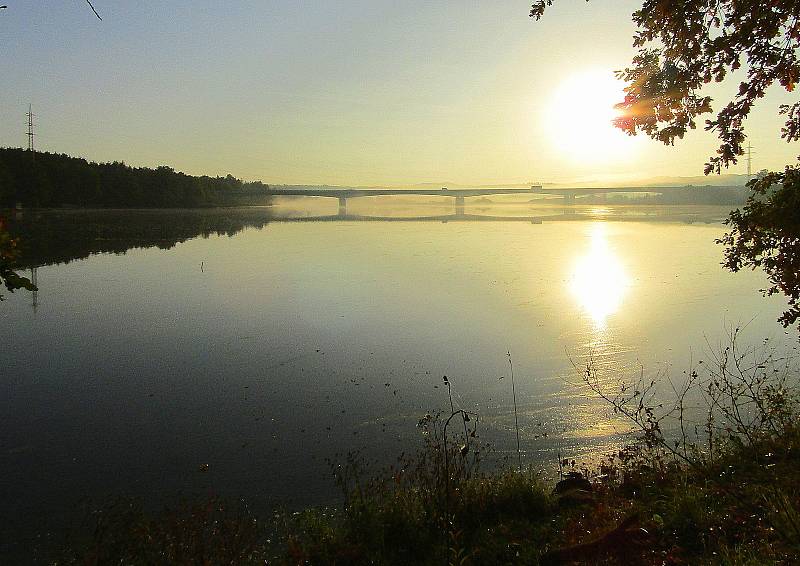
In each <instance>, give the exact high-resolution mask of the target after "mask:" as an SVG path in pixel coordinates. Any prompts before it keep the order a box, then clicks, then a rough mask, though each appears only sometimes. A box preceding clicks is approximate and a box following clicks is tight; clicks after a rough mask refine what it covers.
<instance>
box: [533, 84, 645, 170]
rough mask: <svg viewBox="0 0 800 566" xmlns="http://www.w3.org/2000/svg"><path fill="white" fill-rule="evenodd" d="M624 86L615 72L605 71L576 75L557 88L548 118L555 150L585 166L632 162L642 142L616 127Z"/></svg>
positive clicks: (549, 108)
mask: <svg viewBox="0 0 800 566" xmlns="http://www.w3.org/2000/svg"><path fill="white" fill-rule="evenodd" d="M624 87H625V83H624V82H622V81H620V80H617V79H616V78H615V77H614V74H613V72H612V71H610V70H603V69H590V70H585V71H582V72H580V73H577V74H574V75H572V76H570V77H569V78H568V79H566V80H565V81H564V82H562V83H561V84H560V85H559V86H558V87H556V89H555V91H554V92H553V97H552V100H551V102H550V104H549V105H548V106H547V116H546V120H547V124H548V130H549V133H550V137H551V140H552V143H553V144H554V145H555V147H557V148H558V149H559V150H560V151H561V152H562V153H563V154H564V155H565V156H566V157H568V158H571V159H572V160H574V161H577V162H582V163H587V162H589V163H598V162H619V161H627V160H630V159H631V158H632V157H633V156H634V154H635V152H636V149H637V146H638V145H639V144H638V140H637V139H636V138H632V137H631V136H628V135H626V134H625V133H624V132H622V131H621V130H619V129H618V128H616V127H614V125H613V124H612V120H613V119H614V118H615V117H617V116H619V111H618V110H616V109H615V108H614V105H615V104H617V103H618V102H620V101H621V100H622V99H623V97H624V92H623V88H624Z"/></svg>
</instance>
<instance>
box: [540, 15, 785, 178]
mask: <svg viewBox="0 0 800 566" xmlns="http://www.w3.org/2000/svg"><path fill="white" fill-rule="evenodd" d="M553 2H554V0H538V1H537V2H535V3H534V4H533V6H532V7H531V17H533V18H535V19H537V20H538V19H540V18H541V17H542V15H543V14H544V11H545V9H546V7H547V6H550V5H552V4H553ZM798 14H800V2H798V1H797V0H774V1H771V2H760V1H758V0H746V1H741V0H715V1H711V0H690V1H688V2H675V1H673V0H645V1H644V2H643V4H642V7H641V8H640V9H639V10H637V11H636V12H634V13H633V22H634V23H635V24H636V25H637V27H638V30H637V32H636V34H635V35H634V38H633V46H634V47H635V48H637V49H638V53H637V54H636V56H635V57H634V58H633V61H632V66H631V67H629V68H626V69H624V70H622V71H619V72H618V73H617V75H618V76H619V77H620V78H621V79H623V80H625V81H626V82H627V83H628V86H627V88H626V89H625V92H626V95H625V99H624V100H623V101H622V102H621V103H620V104H619V106H618V107H619V109H621V110H622V111H623V116H621V117H620V118H619V119H618V120H616V125H617V126H618V127H619V128H621V129H623V130H625V131H626V132H628V133H630V134H636V133H637V132H640V131H641V132H644V133H645V134H647V135H648V136H650V137H651V138H653V139H657V140H659V141H662V142H664V143H665V144H673V143H674V142H675V138H682V137H683V136H684V135H685V134H686V132H687V131H688V130H689V129H694V128H696V126H697V125H696V122H695V119H696V118H697V117H698V116H701V115H703V114H707V113H710V112H711V111H712V109H711V102H712V100H711V97H709V96H707V95H703V94H702V92H701V91H702V88H703V87H704V86H705V85H706V84H709V83H712V82H717V83H719V82H722V81H724V80H725V79H726V78H727V77H728V76H729V75H730V74H731V73H734V72H735V71H739V70H741V72H742V73H743V74H744V77H743V79H742V80H741V82H740V84H739V90H738V93H737V95H736V96H735V97H734V99H733V100H731V101H730V102H729V103H728V104H727V105H726V106H725V107H724V108H723V109H722V110H721V111H720V112H719V113H718V114H717V116H716V117H715V118H714V119H711V120H706V129H707V130H711V131H714V132H717V134H718V136H719V138H720V141H721V142H722V143H721V145H720V147H719V149H718V151H717V155H716V156H713V157H711V158H710V159H709V161H708V163H707V164H706V173H709V172H712V171H716V172H720V170H721V168H722V167H727V166H728V165H730V164H735V163H736V158H737V156H740V155H743V154H744V147H743V145H742V144H743V142H744V140H745V135H744V129H743V124H744V120H745V119H746V118H747V116H748V115H749V114H750V111H751V109H752V107H753V105H754V104H755V102H756V101H757V100H758V99H760V98H762V97H763V96H764V94H765V93H766V91H767V89H768V88H769V87H770V86H772V85H773V84H775V83H778V84H779V85H781V86H782V87H783V88H785V89H786V90H787V91H792V90H794V87H795V85H796V84H797V82H798V80H800V59H798V48H799V47H800V21H798ZM737 76H738V74H737ZM780 113H781V114H783V115H785V116H786V124H785V127H784V128H783V130H782V132H781V135H782V137H783V138H785V139H786V140H787V141H796V140H797V139H799V138H800V103H795V104H793V105H792V106H782V107H781V108H780Z"/></svg>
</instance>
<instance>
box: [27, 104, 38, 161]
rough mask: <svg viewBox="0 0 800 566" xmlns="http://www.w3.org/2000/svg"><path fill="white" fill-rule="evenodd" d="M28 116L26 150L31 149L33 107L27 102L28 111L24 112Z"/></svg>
mask: <svg viewBox="0 0 800 566" xmlns="http://www.w3.org/2000/svg"><path fill="white" fill-rule="evenodd" d="M25 115H26V116H27V117H28V151H33V137H34V136H35V135H36V134H34V133H33V107H32V106H31V105H30V104H28V112H27V114H25Z"/></svg>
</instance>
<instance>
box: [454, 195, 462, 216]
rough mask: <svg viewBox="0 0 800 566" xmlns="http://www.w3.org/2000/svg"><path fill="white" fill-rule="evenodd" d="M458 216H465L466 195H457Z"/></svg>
mask: <svg viewBox="0 0 800 566" xmlns="http://www.w3.org/2000/svg"><path fill="white" fill-rule="evenodd" d="M456 216H464V197H462V196H458V197H456Z"/></svg>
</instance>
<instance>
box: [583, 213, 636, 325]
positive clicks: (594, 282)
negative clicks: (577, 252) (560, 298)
mask: <svg viewBox="0 0 800 566" xmlns="http://www.w3.org/2000/svg"><path fill="white" fill-rule="evenodd" d="M589 239H590V248H589V251H588V252H587V253H586V254H585V255H583V256H581V257H580V258H578V260H577V262H576V263H575V267H574V268H573V271H572V277H571V279H570V290H571V291H572V293H573V295H574V296H575V298H576V299H577V301H578V302H579V303H580V305H581V307H582V308H583V309H584V311H585V312H586V313H587V314H588V315H589V316H590V317H591V319H592V322H593V323H594V329H595V331H600V330H604V329H605V328H606V321H607V319H608V317H609V316H611V315H613V314H615V313H616V312H617V311H618V310H619V308H620V306H621V305H622V301H623V299H624V298H625V295H626V294H627V292H628V289H629V288H630V285H631V281H630V278H629V277H628V274H627V272H626V271H625V267H624V266H623V265H622V262H621V261H620V259H619V258H618V257H617V255H616V254H615V253H614V251H613V250H612V249H611V248H610V247H609V245H608V237H607V233H606V227H605V225H603V224H600V223H595V224H593V225H592V226H591V227H590V229H589Z"/></svg>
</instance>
